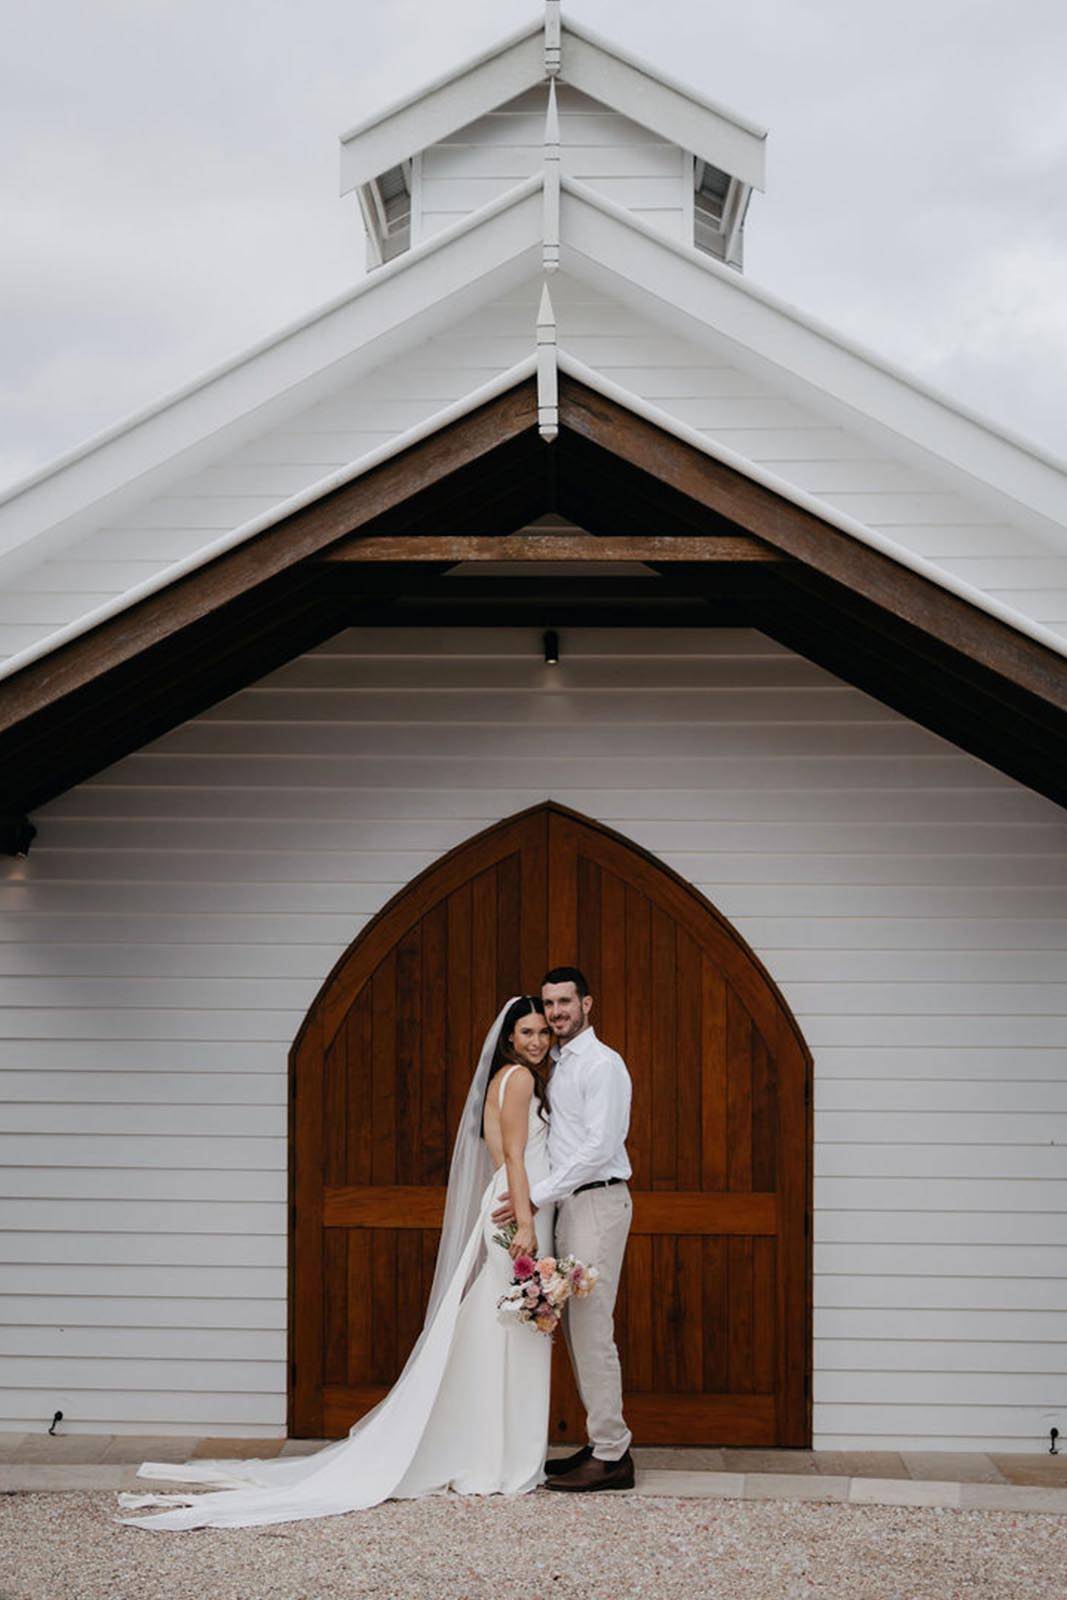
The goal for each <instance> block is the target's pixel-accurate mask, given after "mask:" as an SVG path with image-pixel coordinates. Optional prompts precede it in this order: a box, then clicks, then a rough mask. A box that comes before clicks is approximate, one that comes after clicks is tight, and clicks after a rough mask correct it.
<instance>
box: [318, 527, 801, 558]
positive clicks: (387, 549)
mask: <svg viewBox="0 0 1067 1600" xmlns="http://www.w3.org/2000/svg"><path fill="white" fill-rule="evenodd" d="M789 559H790V558H789V557H788V556H786V555H783V554H782V552H781V551H780V550H776V549H774V548H773V546H771V545H768V544H765V543H764V542H763V540H762V539H753V538H752V537H751V536H750V535H748V534H734V535H729V534H724V535H721V536H719V537H715V536H712V537H710V538H709V537H683V538H676V537H674V536H672V535H670V534H666V535H664V534H654V533H653V534H646V535H645V537H644V538H641V537H638V536H636V535H624V536H622V537H612V536H611V535H610V534H589V533H580V534H571V533H512V534H504V535H499V536H498V535H485V534H475V535H464V534H445V535H440V534H436V535H435V534H419V535H413V534H393V535H383V534H356V535H354V536H353V537H351V538H349V539H343V540H342V541H341V542H340V543H339V544H335V545H333V546H331V548H330V549H329V550H326V551H324V552H323V554H322V555H321V556H320V557H319V560H320V561H321V562H323V563H333V562H338V561H343V562H376V561H642V562H649V561H655V562H657V563H661V562H673V561H706V562H735V561H774V562H787V561H788V560H789Z"/></svg>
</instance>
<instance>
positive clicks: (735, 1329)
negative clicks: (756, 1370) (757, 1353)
mask: <svg viewBox="0 0 1067 1600" xmlns="http://www.w3.org/2000/svg"><path fill="white" fill-rule="evenodd" d="M726 1258H727V1263H728V1265H727V1282H728V1285H729V1287H728V1291H727V1292H728V1302H727V1304H728V1322H727V1328H728V1333H727V1348H728V1362H729V1389H730V1391H731V1392H732V1393H734V1394H751V1393H752V1391H753V1387H754V1385H753V1381H752V1339H753V1331H754V1326H753V1325H754V1309H755V1308H754V1306H753V1303H752V1259H753V1241H752V1240H751V1239H750V1238H747V1237H742V1238H732V1239H731V1240H730V1241H729V1244H728V1246H727V1252H726Z"/></svg>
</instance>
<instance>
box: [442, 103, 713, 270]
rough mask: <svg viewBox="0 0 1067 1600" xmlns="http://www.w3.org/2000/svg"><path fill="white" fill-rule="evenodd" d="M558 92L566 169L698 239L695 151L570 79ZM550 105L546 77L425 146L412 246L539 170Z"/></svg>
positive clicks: (670, 230)
mask: <svg viewBox="0 0 1067 1600" xmlns="http://www.w3.org/2000/svg"><path fill="white" fill-rule="evenodd" d="M556 97H557V105H558V109H559V124H560V159H561V165H562V170H563V172H565V173H566V174H567V175H568V177H573V178H580V179H581V180H582V182H583V183H587V184H588V185H589V186H590V188H592V189H595V190H596V191H597V193H599V194H603V195H606V196H607V198H608V199H609V200H614V202H615V203H616V205H620V206H625V208H626V210H627V211H630V212H632V213H633V214H634V215H635V216H637V217H640V218H641V219H642V220H643V221H645V222H649V223H651V224H652V226H653V227H656V228H659V229H661V230H662V232H664V233H665V234H667V235H668V236H669V237H670V238H672V239H678V240H686V241H687V242H688V243H690V244H692V242H693V197H692V186H693V166H692V158H691V157H690V156H689V155H688V154H687V153H686V152H685V151H683V150H682V149H681V147H680V146H679V145H676V144H671V143H670V142H669V141H668V140H667V139H664V138H663V137H662V136H661V135H660V134H657V133H653V132H652V131H651V129H649V128H642V127H640V126H639V125H638V124H637V123H636V122H632V121H630V119H629V118H628V117H624V116H622V115H621V114H620V113H619V112H618V111H613V110H612V109H611V107H610V106H605V105H602V104H601V103H600V102H599V101H598V100H592V99H590V97H589V96H588V95H585V94H582V93H581V92H580V91H579V90H577V89H574V88H571V87H570V85H569V84H565V83H559V84H557V88H556ZM547 107H548V86H547V84H546V85H542V86H539V87H538V88H536V89H530V90H528V91H527V92H526V93H525V94H522V95H519V96H518V97H517V98H516V99H514V100H510V101H508V103H507V104H506V105H503V106H501V107H500V108H499V109H498V110H496V111H491V112H489V113H488V114H487V115H486V116H483V117H479V118H478V120H477V121H476V122H472V123H470V124H469V125H468V126H467V127H465V128H459V129H458V130H457V131H456V132H455V133H453V134H450V135H449V136H448V138H447V139H443V140H441V141H440V143H438V144H433V145H430V147H429V148H428V149H426V150H424V151H423V152H422V154H421V155H420V156H419V157H418V167H417V176H416V180H415V184H416V193H415V195H414V215H415V217H416V219H417V221H416V223H415V224H414V225H413V229H412V243H413V244H417V243H418V242H419V241H420V240H422V239H427V238H429V237H430V235H431V234H434V233H438V232H439V231H440V230H441V229H442V228H447V227H449V226H451V224H452V223H454V222H458V221H460V219H461V218H462V217H465V216H468V215H469V214H470V213H471V212H472V211H474V210H476V209H477V208H478V206H483V205H485V204H486V203H487V202H488V201H490V200H495V199H496V198H497V197H498V196H499V195H502V194H504V193H505V192H506V191H507V190H508V189H510V188H512V187H513V186H514V185H515V184H516V183H518V182H520V181H521V180H522V179H523V178H528V177H530V176H531V175H532V174H533V173H535V172H539V171H540V170H541V168H542V166H543V164H544V159H545V113H546V110H547Z"/></svg>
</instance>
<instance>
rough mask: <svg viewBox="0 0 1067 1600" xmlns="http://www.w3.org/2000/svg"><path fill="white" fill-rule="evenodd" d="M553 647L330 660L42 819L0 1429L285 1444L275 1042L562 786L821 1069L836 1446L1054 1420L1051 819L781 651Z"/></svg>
mask: <svg viewBox="0 0 1067 1600" xmlns="http://www.w3.org/2000/svg"><path fill="white" fill-rule="evenodd" d="M562 642H563V661H562V663H561V665H560V666H559V668H557V669H551V668H546V667H544V666H543V664H542V662H541V658H540V639H539V636H538V635H537V634H536V633H535V632H533V631H527V630H518V629H511V630H500V631H499V632H497V631H489V630H482V631H477V630H470V631H455V632H441V633H435V632H432V631H417V630H412V631H407V630H395V631H389V630H383V631H381V632H373V631H368V630H363V631H359V632H355V631H353V632H349V633H345V634H342V635H340V636H338V637H337V638H336V639H335V640H333V641H331V642H330V643H328V644H327V645H325V646H322V647H320V648H319V649H317V650H315V651H313V652H311V653H309V654H307V655H305V656H303V657H300V658H298V659H297V660H295V661H293V662H292V663H290V664H289V665H287V666H286V667H284V668H282V669H281V670H280V671H278V672H276V673H273V674H272V675H271V676H270V677H268V678H266V679H264V680H262V681H261V682H260V683H259V684H257V685H256V686H254V687H251V688H249V689H246V690H244V691H242V692H241V693H239V694H237V695H235V696H233V697H232V698H231V699H229V700H227V701H225V702H224V703H222V704H220V705H219V706H217V707H215V708H214V709H213V710H211V711H210V712H208V713H206V714H205V715H203V716H201V717H198V718H197V719H195V720H194V721H192V722H190V723H187V724H185V725H184V726H182V727H180V728H177V729H175V730H174V731H173V732H172V733H170V734H168V735H166V736H165V737H163V738H161V739H159V740H157V741H156V742H155V743H154V744H152V745H150V746H148V747H147V748H146V749H144V750H143V751H140V752H138V753H137V754H135V755H131V756H129V757H127V758H126V759H124V760H123V761H121V762H120V763H118V764H117V765H116V766H114V767H113V768H111V769H110V770H108V771H107V772H104V773H102V774H101V775H100V776H99V777H98V778H96V779H95V780H93V781H92V782H89V783H85V784H82V785H81V786H79V787H78V788H76V789H74V790H73V791H71V792H70V793H69V794H67V795H65V796H63V797H62V798H61V799H58V800H56V801H54V802H53V803H52V804H51V805H49V806H47V807H45V808H44V809H43V810H42V811H41V812H39V813H38V814H37V817H36V821H37V823H38V826H39V828H40V834H39V837H38V839H37V840H36V842H35V844H34V848H33V850H32V852H31V854H30V856H29V858H28V859H27V860H24V861H5V862H4V863H3V868H2V871H3V882H2V884H0V1006H2V1011H0V1080H2V1081H0V1096H2V1098H3V1099H4V1101H5V1102H6V1104H5V1106H4V1119H3V1120H4V1127H5V1131H4V1132H3V1134H2V1136H0V1158H2V1161H3V1163H4V1170H3V1174H2V1177H0V1195H2V1196H3V1197H4V1198H3V1213H4V1221H5V1224H6V1227H7V1229H8V1230H9V1231H8V1232H7V1234H6V1237H5V1240H4V1247H3V1250H2V1251H0V1260H2V1263H3V1264H2V1266H0V1294H2V1296H3V1307H4V1310H3V1314H2V1317H0V1351H2V1353H3V1357H4V1360H3V1374H4V1376H3V1380H2V1393H0V1416H2V1419H3V1421H2V1423H0V1426H6V1427H8V1428H16V1429H17V1428H21V1427H23V1426H30V1427H34V1428H38V1427H40V1426H41V1424H42V1422H47V1421H48V1420H50V1418H51V1416H52V1413H53V1411H55V1410H56V1409H57V1408H58V1409H61V1410H63V1411H64V1412H65V1414H66V1417H67V1419H68V1421H67V1423H66V1426H67V1427H68V1428H69V1429H70V1430H71V1431H75V1432H77V1431H82V1432H99V1431H107V1430H114V1431H117V1432H129V1433H138V1432H144V1431H146V1430H151V1431H153V1432H168V1431H169V1432H172V1433H188V1432H195V1431H197V1430H203V1431H206V1432H210V1433H217V1434H261V1435H275V1434H279V1433H281V1432H282V1431H283V1430H284V1417H285V1363H284V1346H285V1318H286V1304H285V1295H286V1273H285V1252H286V1214H285V1166H286V1148H285V1136H286V1056H287V1051H288V1047H289V1045H290V1042H291V1040H292V1038H293V1036H294V1035H295V1033H296V1031H297V1029H298V1027H299V1025H300V1022H301V1020H302V1018H303V1016H304V1013H305V1011H306V1008H307V1007H308V1005H309V1004H310V1002H311V1000H312V998H313V996H314V995H315V993H316V991H317V989H318V987H319V984H320V983H321V981H322V979H323V977H324V976H325V975H326V973H327V972H328V971H329V970H330V968H331V966H332V965H333V963H334V961H335V960H336V958H337V956H338V955H339V954H340V952H341V951H342V950H343V949H344V948H345V946H346V945H347V944H348V943H349V941H350V940H351V939H352V938H353V937H354V935H355V934H356V933H358V932H359V930H360V929H361V928H362V927H363V926H364V925H365V923H366V921H367V919H368V918H369V917H370V916H371V915H372V914H373V913H374V912H375V911H376V910H378V908H379V907H380V906H382V905H383V904H384V903H385V901H386V900H387V899H388V898H389V897H390V896H391V895H392V894H393V893H394V892H395V891H396V890H397V889H399V888H400V887H401V886H402V885H403V884H405V883H406V882H408V881H409V880H410V878H411V877H412V876H413V875H414V874H415V873H417V872H418V871H419V870H420V869H422V868H423V867H425V866H427V865H429V864H430V863H431V862H432V861H433V860H434V859H435V858H436V857H438V856H439V855H440V854H441V852H442V851H444V850H446V849H448V848H449V847H450V846H452V845H454V844H456V843H458V842H460V841H462V840H464V839H466V838H469V837H471V836H472V835H473V834H475V833H477V832H478V831H479V830H481V829H482V828H483V827H485V826H487V825H488V824H489V823H492V822H494V821H496V820H498V819H500V818H502V817H505V816H508V815H510V814H512V813H513V812H515V811H517V810H519V809H521V808H522V807H524V806H527V805H529V804H532V803H534V802H536V801H538V800H541V799H544V798H546V797H552V798H554V799H556V800H558V801H560V802H562V803H564V804H566V805H569V806H572V807H574V808H575V809H577V810H579V811H581V812H583V813H585V814H587V815H590V816H593V817H596V818H600V819H602V820H603V821H604V822H606V823H608V824H610V825H611V826H612V827H614V828H617V829H618V830H619V831H621V832H622V833H624V834H625V835H627V836H628V837H630V838H632V839H633V840H635V841H636V842H637V843H638V844H641V845H644V846H646V847H647V848H649V849H650V850H653V851H654V852H656V853H657V854H658V855H659V856H660V857H661V858H662V859H663V860H664V861H666V862H667V863H668V864H669V865H670V866H672V867H674V868H675V869H677V870H678V871H679V872H681V873H682V874H683V875H684V876H685V877H686V878H687V879H689V880H690V881H692V882H694V883H695V884H697V885H698V886H699V888H700V889H701V890H702V891H703V892H704V893H705V894H707V895H708V896H709V898H710V899H711V900H712V901H713V902H714V904H715V905H716V906H718V907H719V909H720V910H721V911H722V912H723V913H724V914H725V915H726V916H727V917H729V918H730V919H731V920H732V922H733V923H734V924H735V925H736V926H737V928H738V929H739V930H740V932H741V933H742V934H743V935H744V936H745V938H747V939H748V940H749V942H750V943H751V944H752V946H753V947H754V949H755V950H756V952H757V954H758V955H759V956H760V957H761V959H762V960H763V961H764V962H765V963H766V965H767V967H768V968H769V970H770V972H771V973H772V975H773V976H774V977H775V979H776V980H777V981H778V983H779V984H780V985H781V987H782V989H783V991H784V993H785V996H786V999H787V1000H788V1001H789V1003H790V1004H791V1005H792V1007H793V1008H794V1010H795V1012H796V1014H797V1016H798V1018H799V1021H800V1025H801V1027H802V1029H803V1031H804V1033H805V1036H806V1037H807V1039H808V1041H809V1044H810V1046H811V1048H812V1051H813V1053H814V1056H815V1063H816V1068H815V1077H816V1083H815V1090H816V1173H817V1178H816V1215H815V1262H816V1278H815V1305H816V1323H815V1331H816V1345H815V1443H816V1445H817V1446H818V1447H823V1448H829V1447H851V1446H856V1447H859V1446H872V1447H877V1446H880V1445H884V1446H887V1447H903V1446H912V1447H917V1448H920V1447H925V1448H931V1449H933V1448H943V1449H948V1448H961V1449H963V1448H989V1447H994V1446H995V1447H998V1448H1002V1449H1006V1450H1036V1449H1039V1448H1040V1447H1041V1445H1042V1441H1043V1440H1044V1439H1045V1438H1046V1437H1047V1433H1048V1429H1049V1427H1050V1426H1052V1425H1053V1424H1055V1425H1056V1426H1058V1427H1059V1428H1060V1429H1061V1431H1063V1430H1064V1429H1065V1427H1067V1415H1065V1412H1064V1409H1063V1407H1064V1403H1065V1399H1064V1397H1065V1389H1064V1377H1063V1346H1062V1334H1063V1325H1064V1317H1065V1315H1067V1271H1065V1268H1067V1160H1065V1156H1064V1149H1065V1143H1067V1067H1065V1060H1067V1055H1065V1051H1064V1046H1065V1044H1067V984H1065V978H1067V890H1065V887H1064V886H1065V883H1067V819H1065V818H1064V815H1063V813H1062V811H1060V810H1059V809H1058V808H1057V807H1056V806H1054V805H1053V804H1052V803H1051V802H1049V801H1046V800H1043V799H1041V798H1040V797H1038V796H1036V795H1034V794H1032V793H1031V792H1029V791H1028V790H1026V789H1025V788H1023V787H1022V786H1021V785H1019V784H1018V783H1015V782H1013V781H1012V780H1010V779H1008V778H1006V777H1003V776H1001V775H1000V774H998V773H997V772H995V771H994V770H992V769H991V768H990V767H988V766H986V765H985V764H983V763H982V762H980V761H978V760H975V759H973V758H972V757H970V756H967V755H965V754H963V753H961V752H960V751H958V750H956V749H954V748H953V747H952V746H951V745H949V744H947V743H945V742H944V741H942V740H940V739H938V738H937V737H935V736H934V735H933V734H930V733H927V732H925V731H924V730H923V729H921V728H919V727H918V726H916V725H915V724H914V723H911V722H909V721H908V720H906V719H905V718H903V717H900V716H898V715H896V714H895V713H893V712H891V711H889V710H888V709H886V708H885V707H884V706H882V705H880V704H879V703H878V702H876V701H874V700H872V699H870V698H869V697H867V696H865V695H863V694H862V693H860V692H859V691H858V690H855V689H852V688H850V687H848V686H847V685H845V684H843V683H841V682H840V681H839V680H837V679H835V678H834V677H832V676H831V675H829V674H827V673H825V672H823V671H821V670H820V669H819V668H817V667H815V666H813V665H811V664H810V663H808V662H806V661H804V660H803V659H802V658H800V657H798V656H796V655H794V654H792V653H791V652H789V651H788V650H785V649H783V648H782V647H780V646H778V645H776V644H774V643H772V642H770V641H768V640H767V639H766V638H765V637H763V636H762V635H760V634H758V633H755V632H751V631H713V630H708V631H696V630H694V631H678V632H670V631H662V632H660V631H645V632H639V631H631V632H609V631H602V630H588V631H584V632H572V631H568V632H565V633H564V635H563V641H562ZM537 730H542V731H543V732H544V733H545V736H546V753H545V756H544V758H543V761H542V764H541V771H540V777H539V784H538V787H536V788H529V787H525V786H524V784H525V783H526V781H527V780H528V773H529V766H530V763H529V740H530V737H531V733H532V732H536V731H537ZM549 730H551V738H550V739H549V737H548V736H549Z"/></svg>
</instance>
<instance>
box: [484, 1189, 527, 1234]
mask: <svg viewBox="0 0 1067 1600" xmlns="http://www.w3.org/2000/svg"><path fill="white" fill-rule="evenodd" d="M530 1210H531V1212H533V1213H534V1214H536V1212H537V1207H536V1206H535V1205H534V1203H533V1201H532V1200H531V1201H530ZM490 1215H491V1216H492V1219H493V1221H494V1222H495V1223H496V1224H497V1226H498V1227H499V1226H500V1224H501V1223H504V1222H514V1221H515V1220H516V1219H515V1207H514V1206H513V1205H512V1203H511V1196H510V1195H509V1194H508V1192H507V1190H506V1189H505V1190H504V1193H503V1194H502V1195H501V1196H500V1204H499V1205H498V1206H497V1208H496V1210H495V1211H493V1212H491V1213H490Z"/></svg>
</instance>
